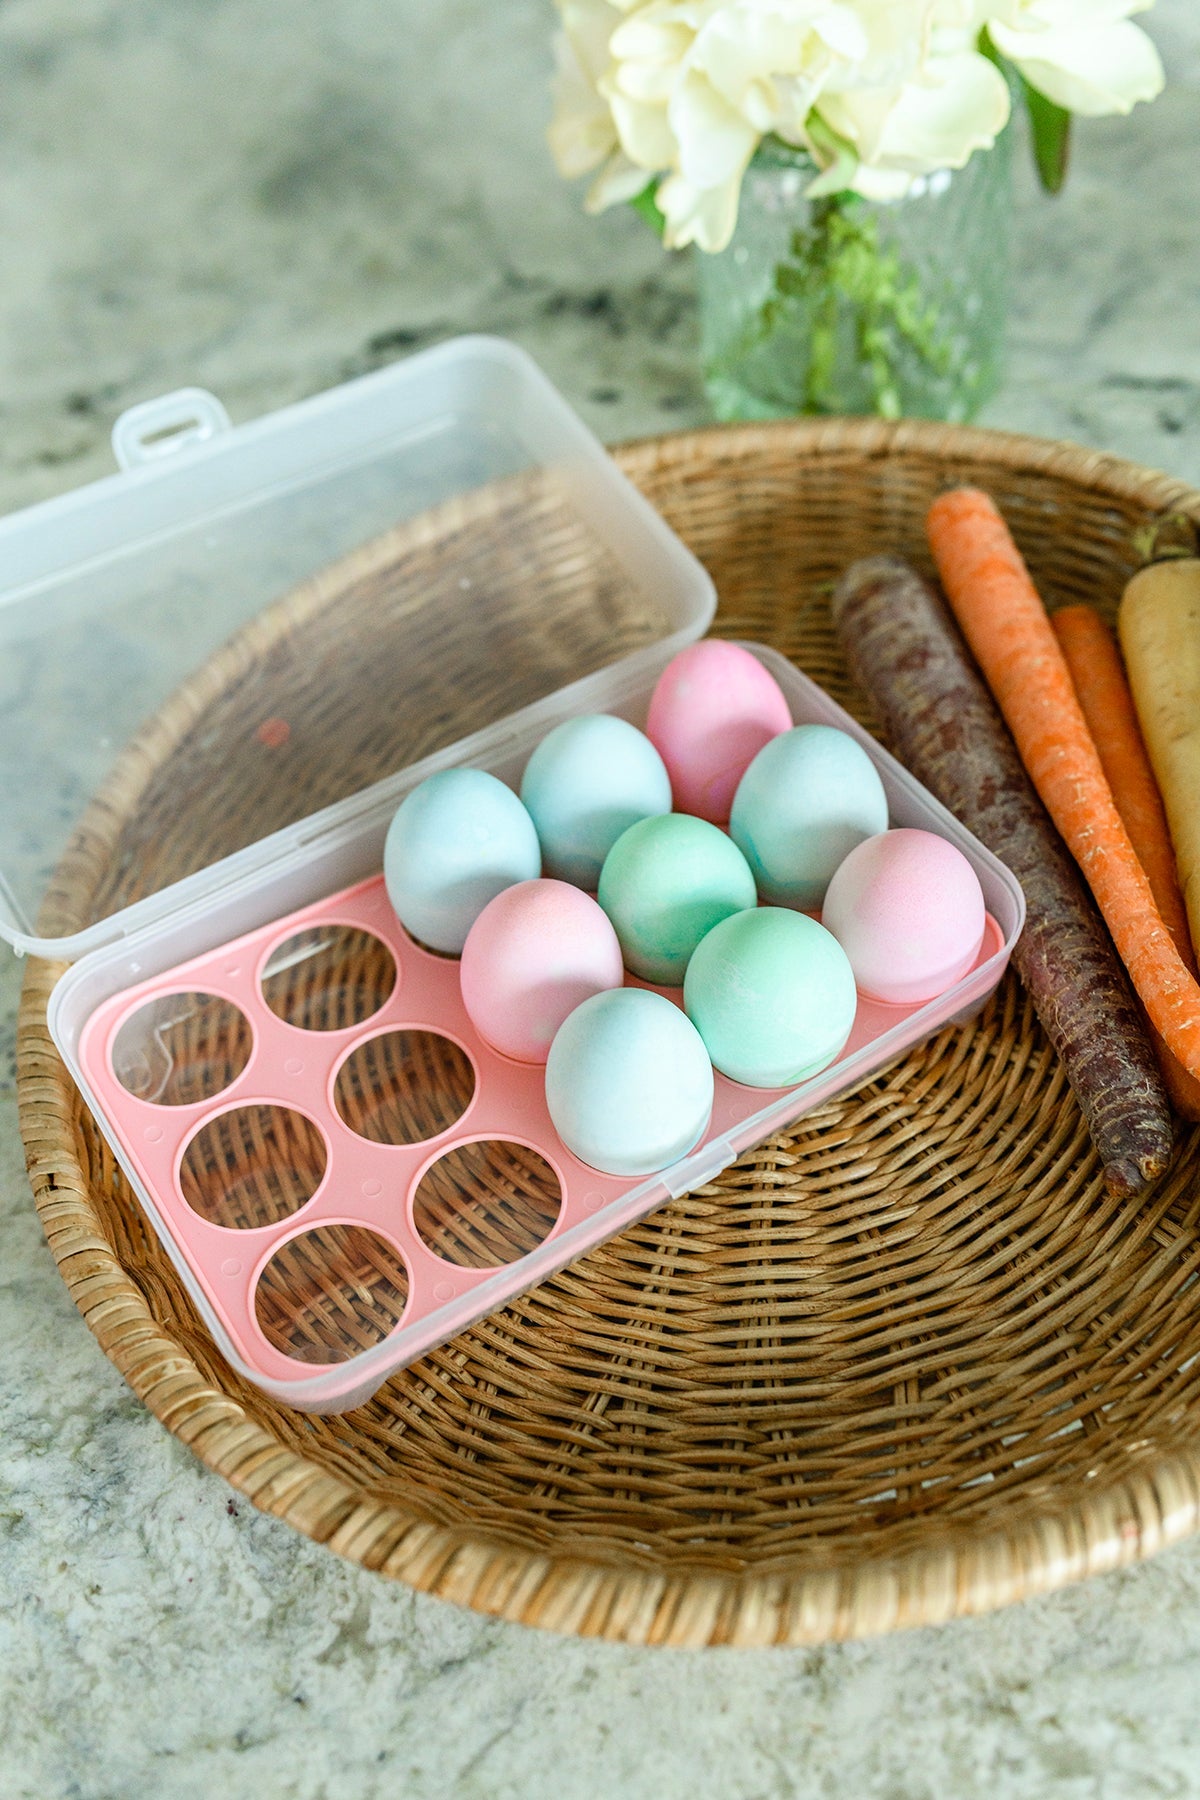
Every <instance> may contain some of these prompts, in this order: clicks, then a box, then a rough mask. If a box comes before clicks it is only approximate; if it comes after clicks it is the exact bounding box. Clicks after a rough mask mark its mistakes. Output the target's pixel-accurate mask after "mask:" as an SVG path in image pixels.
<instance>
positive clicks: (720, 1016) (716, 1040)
mask: <svg viewBox="0 0 1200 1800" xmlns="http://www.w3.org/2000/svg"><path fill="white" fill-rule="evenodd" d="M683 1003H684V1006H685V1007H686V1009H687V1014H688V1017H689V1018H690V1019H691V1021H692V1023H693V1025H695V1027H696V1029H697V1031H698V1032H699V1033H700V1036H701V1037H702V1038H703V1040H704V1046H705V1048H706V1050H707V1051H708V1054H709V1056H710V1057H711V1058H712V1061H713V1064H714V1066H715V1067H716V1068H718V1069H719V1070H720V1071H721V1073H722V1075H728V1076H729V1079H730V1080H731V1081H740V1082H743V1083H744V1084H745V1085H746V1086H747V1087H770V1088H779V1087H793V1086H794V1085H795V1084H796V1083H797V1082H799V1081H806V1080H807V1079H808V1077H809V1076H810V1075H815V1074H816V1073H817V1071H818V1070H819V1069H823V1068H825V1067H826V1066H827V1065H828V1064H829V1063H831V1062H832V1061H833V1059H834V1057H835V1056H837V1055H838V1053H839V1052H840V1051H841V1050H842V1049H843V1048H844V1046H845V1043H846V1039H847V1038H848V1037H849V1036H850V1028H851V1026H852V1025H853V1024H854V1014H855V1011H856V1008H857V1005H858V995H857V993H856V992H855V987H854V971H853V969H852V968H851V967H850V960H849V958H848V957H847V955H846V952H845V951H844V950H843V949H842V946H841V945H840V944H839V943H838V941H837V939H836V938H835V937H834V935H833V933H832V932H830V931H826V930H825V928H824V926H823V925H818V924H817V922H816V920H815V919H809V918H806V917H805V915H804V914H803V913H799V912H791V911H789V910H787V909H786V908H783V907H777V906H760V907H757V908H756V909H755V910H754V911H752V912H742V913H735V914H734V915H733V917H732V918H729V919H724V920H722V922H721V924H720V925H717V926H714V928H713V929H712V931H710V932H709V934H708V936H707V937H706V938H705V939H704V940H703V942H702V943H701V944H700V945H699V947H698V948H697V950H696V953H695V955H694V956H693V957H692V960H691V962H690V963H689V964H688V969H687V975H686V977H685V979H684V983H683Z"/></svg>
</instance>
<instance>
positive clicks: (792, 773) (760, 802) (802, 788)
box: [729, 725, 888, 911]
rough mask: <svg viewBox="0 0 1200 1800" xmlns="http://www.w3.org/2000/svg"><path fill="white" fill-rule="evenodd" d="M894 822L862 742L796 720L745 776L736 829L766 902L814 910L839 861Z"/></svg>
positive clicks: (732, 821) (736, 804) (733, 820)
mask: <svg viewBox="0 0 1200 1800" xmlns="http://www.w3.org/2000/svg"><path fill="white" fill-rule="evenodd" d="M887 824H888V810H887V795H886V794H885V793H884V791H883V783H882V781H881V780H880V779H879V772H878V770H877V769H876V767H875V764H874V763H873V762H872V761H871V758H870V757H869V756H868V755H867V753H866V751H865V750H864V749H863V747H862V745H861V744H860V743H858V741H857V740H856V739H855V738H852V737H851V736H850V734H849V733H848V732H846V731H838V730H837V729H836V727H835V726H833V725H797V726H795V727H794V728H793V729H792V730H791V731H784V732H781V733H780V735H779V736H778V737H776V738H772V739H771V741H770V743H769V744H764V745H763V747H762V749H761V750H760V751H759V753H758V755H757V756H756V757H755V758H754V761H753V762H752V763H751V764H750V767H749V768H748V769H747V770H746V773H745V774H744V775H743V776H742V779H741V782H740V784H739V786H738V790H737V793H736V794H735V795H734V797H733V811H732V812H731V813H730V816H729V835H730V837H731V838H732V839H733V841H734V843H735V844H736V845H737V846H738V848H739V849H740V850H741V852H742V854H743V856H744V857H745V858H746V861H747V862H748V863H749V864H750V867H751V869H752V870H753V873H754V879H755V882H756V884H757V887H758V894H759V898H760V900H764V901H766V902H767V903H768V904H769V905H771V906H795V907H799V908H801V909H804V910H809V911H813V910H815V909H817V908H818V907H819V906H820V905H821V902H822V901H823V900H824V898H825V889H826V888H827V887H828V886H829V883H830V881H831V880H832V879H833V873H834V870H835V869H836V868H837V866H838V864H839V863H841V862H842V861H844V859H845V858H846V857H847V856H849V854H850V852H851V850H853V849H854V847H855V845H856V844H861V843H862V841H863V839H864V838H869V837H874V836H875V834H876V832H879V831H886V830H887Z"/></svg>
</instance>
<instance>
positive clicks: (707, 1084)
mask: <svg viewBox="0 0 1200 1800" xmlns="http://www.w3.org/2000/svg"><path fill="white" fill-rule="evenodd" d="M712 1103H713V1072H712V1064H711V1062H710V1061H709V1059H708V1052H707V1050H706V1049H705V1048H704V1045H703V1043H702V1042H701V1039H700V1034H699V1032H698V1031H697V1030H696V1027H695V1026H694V1025H693V1024H692V1022H691V1020H690V1019H688V1018H687V1017H686V1016H685V1015H684V1014H683V1013H682V1012H680V1010H679V1008H678V1007H677V1006H673V1005H672V1003H671V1002H670V1001H669V1000H667V999H664V997H663V996H662V995H661V994H652V993H649V992H648V991H647V990H646V989H645V988H614V989H612V990H611V991H610V992H608V993H605V994H593V995H592V997H591V999H590V1000H585V1001H584V1002H583V1004H582V1005H581V1006H577V1007H576V1008H575V1011H574V1012H573V1013H571V1014H569V1015H568V1017H567V1018H566V1019H565V1020H564V1022H563V1023H562V1024H561V1025H560V1026H559V1028H558V1031H557V1033H556V1034H555V1038H554V1042H553V1043H552V1044H551V1046H550V1057H549V1060H548V1062H547V1064H546V1105H547V1107H548V1109H549V1112H550V1117H551V1119H552V1120H553V1122H554V1129H555V1130H556V1131H557V1132H558V1135H559V1137H560V1138H561V1139H562V1141H563V1143H564V1144H565V1145H566V1147H567V1149H568V1150H570V1151H571V1153H572V1155H574V1156H577V1157H578V1158H579V1160H580V1162H584V1163H587V1164H588V1166H589V1167H590V1168H593V1169H601V1170H603V1172H604V1173H605V1174H607V1175H650V1174H653V1173H654V1172H655V1171H656V1170H658V1169H665V1168H666V1167H667V1166H668V1164H669V1163H673V1162H677V1161H678V1160H679V1158H680V1157H681V1156H686V1155H687V1153H688V1151H689V1150H693V1149H695V1147H696V1145H697V1144H698V1143H699V1142H700V1139H701V1138H702V1137H703V1135H704V1133H705V1130H706V1129H707V1127H708V1121H709V1117H710V1115H711V1113H712Z"/></svg>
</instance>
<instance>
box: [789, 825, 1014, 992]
mask: <svg viewBox="0 0 1200 1800" xmlns="http://www.w3.org/2000/svg"><path fill="white" fill-rule="evenodd" d="M821 916H822V920H823V922H824V924H825V926H826V928H827V929H828V930H829V931H831V932H832V933H833V935H834V937H836V938H837V940H838V942H839V943H840V944H841V946H842V948H843V950H844V951H845V952H846V955H847V956H848V957H849V959H850V965H851V967H852V968H853V970H854V977H855V980H856V981H857V983H858V987H859V991H860V992H861V993H863V994H865V995H866V996H867V997H868V998H869V999H872V1000H886V1001H890V1002H891V1003H892V1004H893V1005H897V1006H916V1005H919V1004H920V1002H921V1001H923V1000H932V999H933V998H934V996H935V995H936V994H943V993H945V991H946V989H947V988H949V987H953V985H954V983H955V982H956V981H958V980H959V979H960V978H961V977H962V976H963V975H965V974H966V973H967V970H968V969H970V968H972V967H973V966H974V963H975V961H976V958H977V957H978V955H979V951H980V947H981V946H982V944H983V934H984V931H985V929H986V925H987V915H986V910H985V905H984V898H983V889H982V888H981V887H980V885H979V877H978V876H977V875H976V873H975V871H974V869H973V868H972V867H971V865H970V863H969V862H968V861H967V859H966V857H965V856H964V855H963V853H962V851H961V850H959V849H958V848H956V846H955V845H954V844H951V843H949V842H948V841H947V840H946V839H945V838H941V837H938V836H937V835H936V833H934V832H932V831H916V830H909V829H900V830H896V831H886V832H884V833H883V834H882V836H880V837H873V838H868V840H867V841H866V843H863V844H859V846H858V848H857V849H855V850H852V851H851V852H850V854H849V856H847V858H846V860H845V861H844V862H843V863H842V865H841V867H840V868H839V869H838V871H837V873H836V874H835V875H834V877H833V880H832V881H831V882H830V883H829V891H828V893H827V894H826V895H825V906H824V910H823V912H822V915H821Z"/></svg>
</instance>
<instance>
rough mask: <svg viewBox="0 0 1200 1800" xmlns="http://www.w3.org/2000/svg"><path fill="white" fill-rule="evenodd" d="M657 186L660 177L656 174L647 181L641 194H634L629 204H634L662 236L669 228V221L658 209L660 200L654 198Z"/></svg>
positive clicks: (639, 212) (636, 209) (638, 212)
mask: <svg viewBox="0 0 1200 1800" xmlns="http://www.w3.org/2000/svg"><path fill="white" fill-rule="evenodd" d="M657 186H658V177H657V175H655V176H654V177H653V178H652V179H651V180H650V181H648V182H647V183H646V185H645V187H644V188H643V189H642V191H641V193H640V194H635V195H634V196H633V199H632V200H631V201H630V202H629V204H630V206H632V208H633V210H634V212H635V213H637V214H639V216H640V217H641V218H643V219H645V221H646V223H647V225H649V227H650V229H651V230H652V231H654V232H657V234H658V236H659V237H661V236H662V234H663V232H664V231H665V230H666V229H667V221H666V218H665V217H664V215H663V214H662V213H661V212H660V211H659V210H658V202H657V200H656V199H655V198H654V190H655V188H656V187H657Z"/></svg>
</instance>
